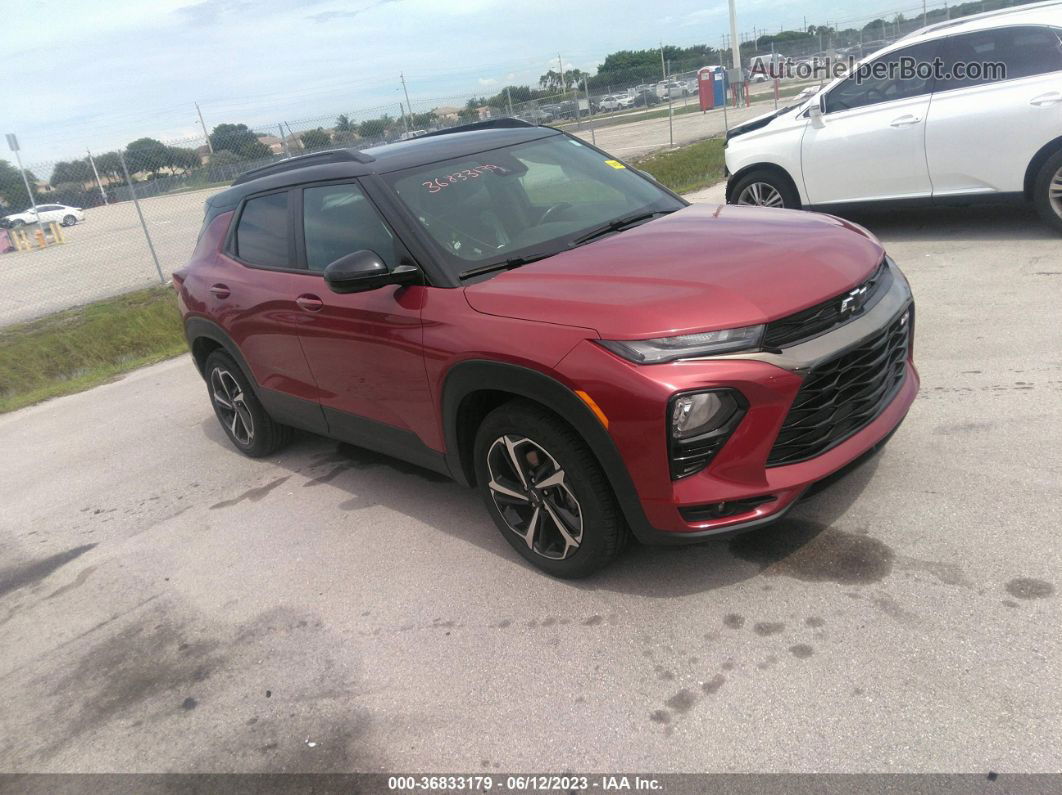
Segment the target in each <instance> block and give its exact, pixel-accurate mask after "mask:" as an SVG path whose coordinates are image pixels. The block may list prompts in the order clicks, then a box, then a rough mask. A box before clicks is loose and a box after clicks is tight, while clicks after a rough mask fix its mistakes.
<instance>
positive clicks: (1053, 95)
mask: <svg viewBox="0 0 1062 795" xmlns="http://www.w3.org/2000/svg"><path fill="white" fill-rule="evenodd" d="M1059 102H1062V91H1048V92H1047V93H1046V94H1041V95H1040V96H1038V97H1033V98H1032V99H1030V100H1029V104H1030V105H1036V106H1037V107H1043V106H1044V105H1056V104H1058V103H1059Z"/></svg>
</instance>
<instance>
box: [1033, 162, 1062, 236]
mask: <svg viewBox="0 0 1062 795" xmlns="http://www.w3.org/2000/svg"><path fill="white" fill-rule="evenodd" d="M1033 202H1035V204H1036V209H1037V210H1038V211H1039V212H1040V217H1041V218H1043V219H1044V221H1045V222H1046V223H1047V224H1048V225H1050V226H1052V227H1054V228H1055V229H1057V230H1058V231H1059V232H1062V151H1060V152H1055V153H1054V155H1052V156H1051V157H1049V158H1048V159H1047V162H1046V163H1044V164H1043V166H1042V167H1041V168H1040V173H1039V174H1037V175H1036V184H1035V185H1034V186H1033Z"/></svg>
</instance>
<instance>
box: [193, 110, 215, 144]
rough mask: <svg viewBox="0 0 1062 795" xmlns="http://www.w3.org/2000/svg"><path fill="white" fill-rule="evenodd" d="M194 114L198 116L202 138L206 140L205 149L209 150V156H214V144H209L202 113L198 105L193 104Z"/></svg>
mask: <svg viewBox="0 0 1062 795" xmlns="http://www.w3.org/2000/svg"><path fill="white" fill-rule="evenodd" d="M195 112H196V113H198V114H199V126H200V127H202V128H203V137H204V138H206V142H207V149H209V150H210V154H214V144H212V143H210V136H209V135H207V130H206V122H204V121H203V111H201V110H199V103H198V102H196V103H195Z"/></svg>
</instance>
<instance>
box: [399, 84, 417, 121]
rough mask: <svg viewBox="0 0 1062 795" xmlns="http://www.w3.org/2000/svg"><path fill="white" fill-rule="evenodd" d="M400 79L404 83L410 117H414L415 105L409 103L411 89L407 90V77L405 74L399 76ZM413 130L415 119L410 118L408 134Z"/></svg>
mask: <svg viewBox="0 0 1062 795" xmlns="http://www.w3.org/2000/svg"><path fill="white" fill-rule="evenodd" d="M398 78H399V80H401V81H402V91H403V92H404V93H405V95H406V107H407V108H409V115H410V116H411V117H412V115H413V103H412V102H410V101H409V89H408V88H406V76H405V75H404V74H400V75H399V76H398ZM402 118H405V116H403V117H402ZM412 128H413V119H412V118H410V120H409V121H407V122H406V132H409V130H411V129H412Z"/></svg>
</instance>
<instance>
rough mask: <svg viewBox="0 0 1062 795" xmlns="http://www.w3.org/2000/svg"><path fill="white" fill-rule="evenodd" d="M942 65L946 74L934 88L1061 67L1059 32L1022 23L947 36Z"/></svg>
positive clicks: (1000, 78)
mask: <svg viewBox="0 0 1062 795" xmlns="http://www.w3.org/2000/svg"><path fill="white" fill-rule="evenodd" d="M944 65H945V68H946V71H947V74H948V78H947V79H945V80H942V81H941V82H940V84H939V85H938V86H937V91H948V90H950V89H953V88H968V87H970V86H977V85H983V84H985V83H995V82H999V81H1001V80H1016V79H1018V78H1020V77H1031V76H1032V75H1039V74H1047V73H1049V72H1058V71H1062V35H1060V33H1059V31H1058V30H1055V29H1053V28H1048V27H1035V26H1032V25H1025V26H1019V27H1013V28H998V29H996V30H982V31H977V32H976V33H964V34H963V35H961V36H951V37H949V38H948V40H947V43H946V45H945V57H944ZM971 67H972V71H971Z"/></svg>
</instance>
